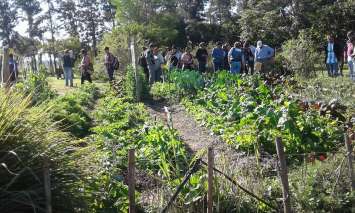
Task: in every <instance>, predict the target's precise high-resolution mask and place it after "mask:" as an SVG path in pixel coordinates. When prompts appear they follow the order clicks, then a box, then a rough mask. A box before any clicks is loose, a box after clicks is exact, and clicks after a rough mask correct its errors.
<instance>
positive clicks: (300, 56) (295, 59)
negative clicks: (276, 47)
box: [282, 31, 322, 78]
mask: <svg viewBox="0 0 355 213" xmlns="http://www.w3.org/2000/svg"><path fill="white" fill-rule="evenodd" d="M282 50H283V51H282V56H283V57H284V58H285V59H286V63H287V65H288V67H289V69H291V70H293V71H294V73H295V74H296V75H299V76H302V77H305V78H309V77H314V76H315V74H316V67H315V65H316V64H317V62H318V64H320V63H321V59H322V57H319V54H318V53H317V49H316V45H315V44H314V42H313V40H312V38H311V36H310V35H308V34H307V32H306V31H301V32H300V34H299V36H298V38H297V39H291V40H288V41H287V42H286V43H285V44H284V45H283V46H282Z"/></svg>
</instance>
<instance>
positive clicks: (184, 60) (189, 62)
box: [181, 47, 194, 70]
mask: <svg viewBox="0 0 355 213" xmlns="http://www.w3.org/2000/svg"><path fill="white" fill-rule="evenodd" d="M181 64H182V70H193V69H194V60H193V56H192V54H191V52H190V49H189V48H188V47H186V49H185V52H184V53H183V54H182V56H181Z"/></svg>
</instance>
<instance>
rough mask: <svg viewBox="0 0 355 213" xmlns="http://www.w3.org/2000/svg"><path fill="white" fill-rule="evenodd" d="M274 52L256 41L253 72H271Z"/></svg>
mask: <svg viewBox="0 0 355 213" xmlns="http://www.w3.org/2000/svg"><path fill="white" fill-rule="evenodd" d="M274 55H275V51H274V49H273V48H271V47H269V46H268V45H264V44H263V42H262V41H258V42H257V44H256V49H255V57H254V58H255V71H256V72H259V73H263V74H265V73H267V72H271V71H272V66H273V57H274Z"/></svg>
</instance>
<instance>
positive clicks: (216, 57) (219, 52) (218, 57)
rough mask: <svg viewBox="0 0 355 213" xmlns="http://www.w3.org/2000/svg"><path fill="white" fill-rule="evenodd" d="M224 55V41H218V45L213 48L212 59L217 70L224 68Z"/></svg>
mask: <svg viewBox="0 0 355 213" xmlns="http://www.w3.org/2000/svg"><path fill="white" fill-rule="evenodd" d="M224 56H225V52H224V50H223V49H222V42H220V41H219V42H217V45H216V47H215V48H213V50H212V59H213V69H214V71H215V72H217V71H219V70H222V69H223V65H224Z"/></svg>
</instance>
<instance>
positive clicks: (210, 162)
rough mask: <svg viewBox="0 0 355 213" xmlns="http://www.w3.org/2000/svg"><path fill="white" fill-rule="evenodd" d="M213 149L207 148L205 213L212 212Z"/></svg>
mask: <svg viewBox="0 0 355 213" xmlns="http://www.w3.org/2000/svg"><path fill="white" fill-rule="evenodd" d="M213 164H214V154H213V148H212V147H208V194H207V213H212V212H213Z"/></svg>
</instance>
